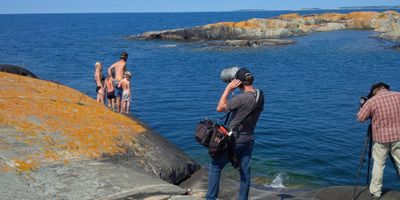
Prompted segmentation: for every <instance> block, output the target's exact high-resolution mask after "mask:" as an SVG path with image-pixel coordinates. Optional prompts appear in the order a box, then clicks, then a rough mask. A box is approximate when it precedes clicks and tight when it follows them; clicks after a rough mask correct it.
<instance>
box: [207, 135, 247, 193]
mask: <svg viewBox="0 0 400 200" xmlns="http://www.w3.org/2000/svg"><path fill="white" fill-rule="evenodd" d="M253 146H254V141H251V142H247V143H243V144H236V145H235V154H236V155H237V158H238V159H239V160H240V190H239V200H246V199H248V196H249V189H250V161H251V154H252V151H253ZM227 163H229V158H228V156H221V158H219V159H212V160H211V162H210V165H209V168H208V190H207V195H206V199H207V200H215V199H217V197H218V191H219V182H220V176H221V171H222V169H223V168H224V167H225V165H226V164H227Z"/></svg>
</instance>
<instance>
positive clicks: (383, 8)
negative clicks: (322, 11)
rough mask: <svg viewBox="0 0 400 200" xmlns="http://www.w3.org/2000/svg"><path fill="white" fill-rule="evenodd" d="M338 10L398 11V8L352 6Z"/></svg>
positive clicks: (399, 7)
mask: <svg viewBox="0 0 400 200" xmlns="http://www.w3.org/2000/svg"><path fill="white" fill-rule="evenodd" d="M338 9H339V10H373V9H379V10H386V9H400V6H352V7H339V8H338Z"/></svg>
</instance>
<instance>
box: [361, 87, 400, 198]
mask: <svg viewBox="0 0 400 200" xmlns="http://www.w3.org/2000/svg"><path fill="white" fill-rule="evenodd" d="M389 89H390V87H389V85H387V84H385V83H382V82H381V83H376V84H374V85H372V87H371V91H370V93H369V95H368V99H369V100H367V101H366V102H362V104H361V108H360V110H359V112H358V114H357V119H358V121H360V122H364V121H366V120H368V119H369V118H371V119H372V139H373V141H374V146H373V147H372V158H373V160H374V164H373V169H372V180H371V184H370V186H369V192H370V194H371V195H372V196H373V198H374V199H379V198H380V197H381V194H382V178H383V169H384V168H385V162H386V158H387V157H388V155H389V152H390V153H391V154H392V156H393V158H394V160H395V163H396V168H397V169H396V170H398V171H400V93H398V92H391V91H389Z"/></svg>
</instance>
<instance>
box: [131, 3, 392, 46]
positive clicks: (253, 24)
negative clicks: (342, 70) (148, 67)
mask: <svg viewBox="0 0 400 200" xmlns="http://www.w3.org/2000/svg"><path fill="white" fill-rule="evenodd" d="M338 30H374V31H376V32H377V33H379V34H378V38H381V39H384V40H389V41H394V42H399V41H400V14H399V13H398V12H396V11H386V12H352V13H348V14H340V13H323V14H311V15H303V16H301V15H299V14H297V13H293V14H284V15H280V16H278V17H274V18H254V19H249V20H247V21H240V22H220V23H215V24H208V25H204V26H196V27H191V28H183V29H172V30H163V31H151V32H145V33H142V34H139V35H132V36H129V37H128V38H129V39H145V40H176V41H189V42H194V41H204V42H207V41H224V42H221V43H220V45H228V46H236V47H257V46H265V45H281V44H282V43H283V44H288V43H291V42H287V41H288V40H286V42H284V41H282V40H281V39H282V38H290V37H296V36H302V35H307V34H311V33H315V32H327V31H338ZM270 39H274V40H272V41H269V42H263V41H265V40H270ZM232 44H233V45H232Z"/></svg>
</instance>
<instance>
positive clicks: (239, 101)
mask: <svg viewBox="0 0 400 200" xmlns="http://www.w3.org/2000/svg"><path fill="white" fill-rule="evenodd" d="M253 81H254V75H253V74H252V73H251V72H250V71H249V70H248V69H246V68H242V69H239V70H238V71H237V72H236V74H235V79H234V80H232V81H231V82H230V83H229V84H228V85H227V86H226V88H225V90H224V92H223V93H222V96H221V98H220V100H219V102H218V106H217V111H218V112H228V111H231V118H230V120H229V124H228V128H229V130H230V131H232V134H233V139H234V141H235V142H234V143H235V145H234V147H233V155H234V157H235V160H236V161H237V163H236V164H237V166H235V167H237V169H238V170H239V171H240V190H239V199H240V200H244V199H248V196H249V190H250V161H251V155H252V151H253V146H254V129H255V127H256V123H257V121H258V118H259V116H260V114H261V112H262V111H263V109H264V95H263V92H262V91H261V90H257V89H256V88H254V87H253ZM236 88H239V89H240V90H241V93H240V94H237V95H235V96H233V97H231V98H230V99H228V96H229V94H230V93H231V92H233V91H234V90H235V89H236ZM229 161H230V158H229V157H228V155H227V154H222V155H221V156H219V157H217V158H212V159H211V162H210V165H209V176H208V190H207V194H206V199H208V200H211V199H217V197H218V191H219V182H220V175H221V171H222V169H223V168H224V166H225V165H226V164H227V163H228V162H229Z"/></svg>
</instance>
